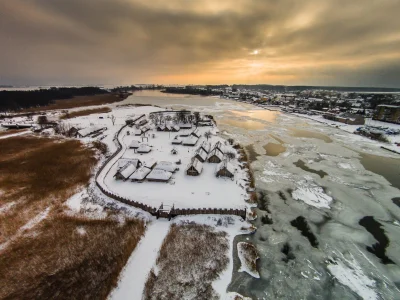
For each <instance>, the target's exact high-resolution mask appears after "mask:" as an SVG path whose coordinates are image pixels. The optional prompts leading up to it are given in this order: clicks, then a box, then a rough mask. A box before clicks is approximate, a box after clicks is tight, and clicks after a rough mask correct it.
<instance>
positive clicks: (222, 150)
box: [212, 141, 225, 154]
mask: <svg viewBox="0 0 400 300" xmlns="http://www.w3.org/2000/svg"><path fill="white" fill-rule="evenodd" d="M214 150H219V151H220V152H221V153H222V154H224V153H225V147H224V146H223V145H222V143H221V142H219V141H218V142H216V143H215V145H214V147H213V148H212V151H214Z"/></svg>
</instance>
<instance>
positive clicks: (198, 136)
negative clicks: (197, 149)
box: [190, 129, 201, 138]
mask: <svg viewBox="0 0 400 300" xmlns="http://www.w3.org/2000/svg"><path fill="white" fill-rule="evenodd" d="M190 135H193V136H195V137H197V138H200V136H201V134H200V132H199V130H198V129H195V130H193V131H192V133H191V134H190Z"/></svg>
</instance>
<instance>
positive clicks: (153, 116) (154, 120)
mask: <svg viewBox="0 0 400 300" xmlns="http://www.w3.org/2000/svg"><path fill="white" fill-rule="evenodd" d="M149 119H150V120H151V121H152V122H153V123H154V124H155V123H156V115H155V114H150V115H149Z"/></svg>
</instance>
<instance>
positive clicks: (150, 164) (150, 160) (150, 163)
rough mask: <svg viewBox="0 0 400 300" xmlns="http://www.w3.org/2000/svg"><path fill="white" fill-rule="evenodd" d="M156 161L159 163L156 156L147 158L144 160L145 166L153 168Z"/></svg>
mask: <svg viewBox="0 0 400 300" xmlns="http://www.w3.org/2000/svg"><path fill="white" fill-rule="evenodd" d="M156 163H157V160H156V159H155V158H154V157H152V158H148V159H146V161H144V162H143V166H145V167H148V168H152V167H153V166H154V165H155V164H156Z"/></svg>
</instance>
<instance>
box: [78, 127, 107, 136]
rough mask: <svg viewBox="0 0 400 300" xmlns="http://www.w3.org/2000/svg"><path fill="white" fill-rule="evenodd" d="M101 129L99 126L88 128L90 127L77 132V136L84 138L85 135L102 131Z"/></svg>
mask: <svg viewBox="0 0 400 300" xmlns="http://www.w3.org/2000/svg"><path fill="white" fill-rule="evenodd" d="M102 128H103V127H100V126H90V127H87V128H83V129H81V130H79V131H78V134H80V135H81V136H83V137H85V136H87V135H89V134H91V133H93V132H96V131H98V130H100V129H102Z"/></svg>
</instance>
